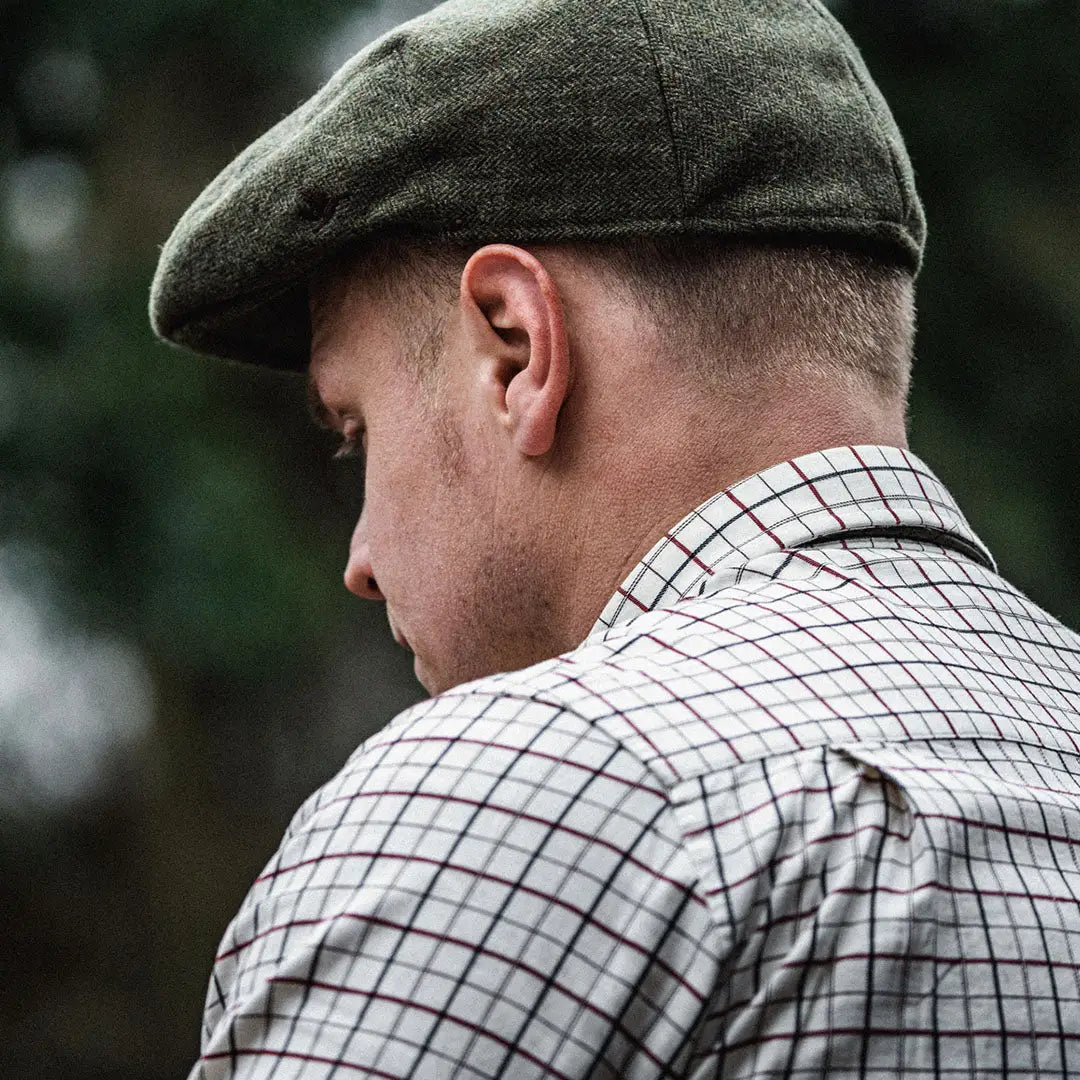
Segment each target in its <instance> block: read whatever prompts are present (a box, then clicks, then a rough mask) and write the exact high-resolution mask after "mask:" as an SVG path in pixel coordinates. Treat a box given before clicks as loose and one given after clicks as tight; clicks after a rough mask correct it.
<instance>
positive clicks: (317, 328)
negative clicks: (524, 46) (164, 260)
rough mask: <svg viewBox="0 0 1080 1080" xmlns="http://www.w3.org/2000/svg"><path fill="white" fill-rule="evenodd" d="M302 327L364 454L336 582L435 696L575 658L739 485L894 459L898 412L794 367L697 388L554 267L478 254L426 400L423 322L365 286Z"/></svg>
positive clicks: (626, 312)
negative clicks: (663, 553) (414, 345)
mask: <svg viewBox="0 0 1080 1080" xmlns="http://www.w3.org/2000/svg"><path fill="white" fill-rule="evenodd" d="M541 260H542V261H541ZM435 302H437V301H432V303H435ZM311 309H312V330H313V334H312V355H311V365H310V380H311V385H312V391H313V394H314V395H317V399H318V401H319V402H321V405H320V411H321V412H322V414H323V418H324V420H325V421H326V422H327V423H328V424H329V425H330V426H332V427H333V428H335V429H336V430H338V431H340V432H341V433H342V435H343V437H344V438H345V440H346V441H349V442H358V441H361V440H362V441H363V443H364V448H365V451H366V467H365V493H366V501H365V506H364V511H363V513H362V514H361V517H360V519H359V521H358V522H357V525H356V528H355V530H354V532H353V536H352V541H351V544H350V549H349V559H348V565H347V567H346V571H345V584H346V586H347V587H348V588H349V589H350V590H351V591H352V592H354V593H356V594H357V595H358V596H361V597H365V598H367V599H371V600H375V601H379V602H384V603H385V604H386V606H387V614H388V618H389V621H390V625H391V628H392V630H393V632H394V635H395V637H396V638H397V640H398V641H399V642H400V643H401V644H403V645H406V646H407V647H408V648H410V649H411V650H412V651H413V653H414V654H415V669H416V674H417V677H418V678H419V679H420V682H421V683H422V684H423V685H424V687H425V688H426V689H427V690H428V691H429V692H431V693H433V694H435V693H440V692H442V691H444V690H447V689H449V688H450V687H453V686H456V685H458V684H460V683H462V682H466V681H469V680H472V679H476V678H480V677H483V676H485V675H489V674H493V673H495V672H498V671H508V670H514V669H517V668H521V667H525V666H528V665H529V664H531V663H535V662H537V661H539V660H542V659H545V658H548V657H551V656H555V655H557V654H559V653H562V652H565V651H567V650H569V649H572V648H574V647H575V646H577V645H578V644H580V642H581V641H582V640H583V639H584V638H585V636H586V635H587V634H588V633H589V631H590V629H591V628H592V625H593V623H594V622H595V620H596V618H597V616H598V615H599V613H600V611H601V610H602V609H603V607H604V604H605V603H606V602H607V600H608V598H609V597H610V596H611V594H612V593H613V592H614V591H615V589H616V588H617V587H618V586H619V585H620V584H621V582H622V581H623V580H624V579H625V577H626V575H627V574H628V573H629V572H630V570H632V569H633V567H634V565H635V564H636V563H637V562H638V561H639V560H640V558H641V557H642V556H643V555H644V554H645V553H646V552H647V551H648V550H649V549H650V548H651V547H652V545H653V544H654V543H655V542H656V541H657V540H658V539H659V538H660V537H661V536H663V535H664V533H665V532H666V531H667V530H668V529H669V528H670V527H671V526H672V525H673V524H674V523H675V522H676V521H678V520H679V519H680V518H681V517H683V516H684V515H685V514H686V513H687V512H688V511H689V510H691V509H692V508H693V507H695V506H697V505H698V504H699V503H701V502H703V501H704V500H705V499H707V498H708V497H709V496H711V495H713V494H715V493H716V492H717V491H720V490H722V489H723V488H726V487H728V486H730V485H731V484H733V483H735V482H736V481H738V480H740V479H742V478H743V477H746V476H749V475H750V474H752V473H754V472H757V471H759V470H761V469H763V468H766V467H768V466H770V465H773V464H775V463H776V462H778V461H783V460H786V459H788V458H791V457H795V456H798V455H800V454H804V453H809V452H811V451H814V450H821V449H826V448H828V447H831V446H839V445H846V444H864V443H879V444H889V445H894V446H903V445H905V433H904V403H903V402H902V401H882V400H880V397H879V396H878V395H876V394H875V393H874V392H873V391H871V390H870V388H869V387H862V386H861V385H857V384H856V381H855V380H849V381H848V382H849V384H848V385H840V384H839V383H838V380H837V379H836V378H835V377H832V378H824V377H818V378H814V377H813V376H812V375H810V374H809V373H808V372H807V370H806V365H802V366H800V364H799V363H798V359H799V358H798V357H793V358H792V363H791V370H792V375H791V376H790V377H789V378H788V379H787V380H778V379H776V378H775V377H770V378H769V379H768V380H767V381H766V380H759V381H758V382H755V381H754V380H753V379H752V378H749V377H747V378H745V379H742V380H740V382H739V383H738V385H735V386H729V387H717V388H711V389H704V388H703V387H702V385H701V384H700V383H698V382H696V381H695V380H694V379H693V378H692V376H689V375H687V374H684V373H680V372H679V371H678V370H677V365H673V364H671V363H670V362H667V363H665V362H664V361H663V360H662V359H661V358H660V357H659V355H658V354H659V349H658V346H657V341H656V338H655V336H654V333H653V330H652V328H651V327H650V325H649V324H648V322H647V320H645V319H644V318H643V316H642V315H641V314H640V312H639V311H638V310H637V309H636V308H635V307H634V305H632V304H631V303H630V302H629V301H628V300H627V299H626V298H625V297H623V296H622V295H621V294H618V293H616V292H615V291H614V290H613V289H612V288H610V286H607V285H605V284H603V283H601V282H599V281H597V280H595V278H593V277H591V276H590V275H588V274H587V273H586V272H585V271H584V270H582V269H581V268H580V267H578V266H577V265H576V264H575V263H574V261H573V260H572V259H571V258H569V257H566V256H563V255H561V254H560V253H559V252H558V250H557V249H547V250H545V251H543V252H541V253H539V257H538V254H537V253H530V252H528V251H525V250H523V249H521V248H517V247H512V246H509V245H490V246H487V247H483V248H481V249H480V250H478V251H477V252H475V253H474V254H473V256H472V257H471V259H470V260H469V262H468V264H467V265H466V267H465V269H464V271H463V273H462V275H461V282H460V290H459V293H458V296H457V299H456V301H454V302H453V304H452V310H450V311H449V317H448V320H447V324H446V331H445V335H444V339H443V354H442V357H441V360H440V368H439V377H438V380H437V386H436V388H434V389H432V388H431V387H430V386H427V385H422V384H421V382H420V380H419V378H418V377H417V376H416V375H414V374H412V373H411V372H410V369H409V366H408V364H407V363H406V358H405V357H404V356H403V355H402V345H401V341H402V333H401V321H400V320H401V319H402V318H403V317H409V316H411V315H413V314H414V313H411V312H410V313H402V312H400V311H397V310H393V309H391V308H390V306H389V305H388V304H387V302H386V301H383V300H380V299H379V295H378V292H377V290H373V289H372V288H371V287H370V286H369V284H368V283H365V282H364V281H363V280H360V279H353V280H350V281H347V282H346V281H340V280H337V281H322V282H316V283H315V284H314V285H313V286H312V297H311Z"/></svg>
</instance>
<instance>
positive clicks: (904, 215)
mask: <svg viewBox="0 0 1080 1080" xmlns="http://www.w3.org/2000/svg"><path fill="white" fill-rule="evenodd" d="M810 10H811V11H813V13H814V14H815V15H817V17H818V19H819V20H820V21H821V23H822V24H823V25H824V27H825V31H826V33H827V34H828V35H829V36H830V37H831V38H832V39H833V41H834V42H835V43H836V44H837V45H839V46H840V51H841V54H842V55H843V57H844V64H845V66H846V67H847V69H848V73H849V74H850V75H851V79H852V81H853V82H854V83H855V85H856V86H857V87H858V88H859V93H860V94H861V95H862V99H863V103H864V104H865V105H866V109H867V112H869V113H870V120H871V123H872V125H873V128H874V131H875V132H876V133H877V136H878V138H879V139H880V140H881V141H882V143H884V146H885V152H886V153H887V154H888V155H889V164H890V165H891V166H892V173H893V180H894V181H895V182H896V193H897V194H898V195H899V196H900V213H901V222H902V224H903V225H904V226H905V227H906V226H907V225H908V223H909V222H910V220H911V207H910V206H909V205H908V197H907V192H906V191H905V190H904V179H903V170H902V169H901V168H900V161H899V159H898V158H897V156H896V149H895V147H894V146H893V144H892V140H891V139H890V138H889V137H888V135H887V134H886V132H884V131H883V130H882V128H881V124H880V122H879V120H878V113H877V109H875V108H874V104H873V102H872V101H871V100H870V91H869V89H868V87H867V85H866V83H865V81H864V80H863V78H862V76H861V75H860V74H859V70H858V68H857V67H856V66H855V62H854V61H853V60H852V59H851V57H850V56H849V55H848V43H847V41H845V40H844V38H843V36H842V35H841V34H840V33H838V32H837V24H836V21H835V19H834V17H833V16H832V15H831V14H830V13H829V12H828V11H827V10H825V8H823V7H822V6H821V4H820V2H819V0H810Z"/></svg>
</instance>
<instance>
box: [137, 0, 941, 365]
mask: <svg viewBox="0 0 1080 1080" xmlns="http://www.w3.org/2000/svg"><path fill="white" fill-rule="evenodd" d="M388 230H394V231H397V230H401V231H402V232H406V233H419V234H425V235H430V236H432V237H438V238H442V239H445V240H447V241H452V242H461V243H468V242H477V243H484V242H490V241H503V242H507V243H519V244H524V243H529V242H534V243H539V242H558V241H567V240H580V239H604V238H620V237H662V236H678V235H684V234H711V235H715V236H717V237H760V238H762V239H780V238H785V237H794V238H800V239H808V240H813V241H816V242H818V243H825V244H829V243H835V244H838V245H845V246H851V245H855V246H860V247H864V248H866V249H868V250H870V251H873V252H876V253H878V254H879V255H880V256H881V257H883V258H885V259H889V260H891V261H894V262H899V263H901V264H904V265H906V266H909V267H910V268H912V269H913V270H916V269H917V268H918V265H919V262H920V259H921V256H922V248H923V243H924V240H925V221H924V218H923V213H922V207H921V206H920V203H919V199H918V196H917V194H916V192H915V183H914V177H913V174H912V169H911V163H910V161H909V159H908V156H907V153H906V151H905V149H904V144H903V140H902V138H901V136H900V133H899V131H898V129H897V127H896V124H895V122H894V121H893V118H892V115H891V114H890V112H889V109H888V106H887V105H886V103H885V101H884V99H883V98H882V96H881V94H880V93H879V91H878V89H877V87H876V86H875V85H874V83H873V80H872V79H871V77H870V75H869V73H868V72H867V70H866V67H865V65H864V64H863V61H862V59H861V57H860V56H859V53H858V50H857V49H856V47H855V45H854V44H853V43H852V42H851V40H850V38H849V37H848V36H847V34H846V33H845V32H844V30H843V29H842V28H841V27H840V25H839V24H838V23H837V22H836V20H835V19H834V18H833V17H832V16H831V15H830V14H829V12H828V11H827V10H826V9H825V8H824V7H823V6H822V4H821V3H820V2H819V0H450V2H449V3H445V4H442V5H441V6H439V7H437V8H435V9H434V10H433V11H430V12H429V13H427V14H426V15H423V16H421V17H420V18H418V19H414V20H412V21H411V22H408V23H404V24H403V25H401V26H399V27H397V28H396V29H395V30H392V31H391V32H390V33H389V34H387V35H385V36H384V37H382V38H380V39H379V40H378V41H376V42H374V43H373V44H372V45H370V46H369V47H367V48H366V49H364V50H363V51H361V52H360V53H358V54H357V55H356V56H355V57H353V58H352V59H351V60H350V61H349V62H348V63H346V64H345V65H344V67H342V68H341V69H340V70H339V71H338V72H337V73H336V74H335V75H334V76H333V78H331V80H330V81H329V82H328V83H327V84H326V86H324V87H323V89H322V90H320V91H319V92H318V93H317V94H315V96H314V97H312V98H311V99H310V100H309V101H307V102H306V103H305V104H303V105H301V106H300V107H299V108H298V109H296V111H295V112H293V113H292V114H291V115H289V116H287V117H286V118H285V119H284V120H282V121H281V122H280V123H279V124H277V125H276V126H275V127H273V128H272V129H271V130H270V131H268V132H267V133H266V134H265V135H263V136H262V137H261V138H259V139H258V140H257V141H256V142H254V143H253V144H252V145H251V146H249V147H248V148H247V149H246V150H245V151H244V152H243V153H241V154H240V155H239V156H238V157H237V158H236V159H235V160H234V161H233V162H232V163H231V164H230V165H229V166H227V167H226V168H225V170H224V171H223V172H222V173H221V174H220V175H219V176H218V177H217V179H216V180H214V181H213V182H212V183H211V184H210V186H209V187H207V189H206V190H205V191H204V192H203V193H202V195H200V196H199V198H198V199H196V201H195V202H194V204H193V205H192V206H191V207H190V209H189V210H188V211H187V213H185V214H184V216H183V218H182V219H181V220H180V222H179V224H178V225H177V226H176V229H175V230H174V232H173V234H172V236H171V237H170V238H169V240H168V242H167V243H166V244H165V247H164V249H163V251H162V253H161V259H160V262H159V265H158V268H157V273H156V275H155V277H154V283H153V288H152V291H151V300H150V313H151V321H152V323H153V326H154V329H155V331H156V332H157V333H158V334H159V335H160V336H161V337H164V338H167V339H169V340H171V341H174V342H176V343H178V344H180V345H184V346H187V347H189V348H192V349H195V350H197V351H200V352H205V353H209V354H212V355H216V356H221V357H227V358H231V359H234V360H240V361H246V362H252V363H259V364H266V365H270V366H274V367H281V368H292V369H298V370H300V369H303V368H304V367H305V366H306V364H307V361H308V351H309V346H310V325H309V320H308V313H307V283H308V280H309V279H310V276H311V274H312V272H313V271H314V270H315V268H316V267H318V266H319V264H320V263H322V262H324V261H325V260H326V259H327V258H329V257H331V256H332V255H334V254H335V253H336V252H338V251H340V250H341V249H342V248H344V247H346V246H347V245H350V244H352V243H353V242H355V241H359V240H361V239H363V238H365V237H368V236H373V235H375V234H377V233H383V232H385V231H388Z"/></svg>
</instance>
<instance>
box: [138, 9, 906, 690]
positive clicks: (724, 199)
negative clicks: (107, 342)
mask: <svg viewBox="0 0 1080 1080" xmlns="http://www.w3.org/2000/svg"><path fill="white" fill-rule="evenodd" d="M924 238H925V223H924V219H923V215H922V208H921V206H920V203H919V200H918V197H917V195H916V193H915V188H914V179H913V173H912V169H911V165H910V162H909V161H908V159H907V155H906V152H905V150H904V147H903V143H902V140H901V137H900V134H899V132H898V130H897V128H896V126H895V124H894V122H893V120H892V117H891V115H890V114H889V111H888V107H887V106H886V104H885V102H884V100H883V99H882V98H881V96H880V94H879V93H878V91H877V88H876V87H875V86H874V85H873V82H872V81H871V79H870V76H869V74H868V72H867V71H866V69H865V67H864V65H863V63H862V60H861V58H860V56H859V54H858V51H857V49H856V48H855V47H854V45H853V44H852V43H851V41H850V40H849V39H848V38H847V36H846V35H845V34H844V32H843V30H842V29H841V28H840V26H839V25H838V24H837V23H836V21H835V20H834V19H833V18H832V16H831V15H830V14H829V13H828V11H827V10H826V9H825V8H824V7H823V6H822V4H821V3H820V2H819V0H449V2H448V3H445V4H443V5H441V6H440V7H438V8H436V9H434V10H433V11H432V12H430V13H429V14H427V15H425V16H423V17H421V18H420V19H417V20H414V21H413V22H411V23H408V24H405V25H404V26H402V27H399V28H398V29H397V30H395V31H393V32H391V33H390V34H389V35H387V36H385V37H384V38H382V39H380V40H379V41H378V42H376V43H374V44H373V45H372V46H370V47H369V48H368V49H366V50H364V51H363V52H362V53H360V54H359V55H358V56H357V57H355V58H354V59H353V60H352V61H350V62H349V63H348V64H347V65H345V67H344V68H342V70H341V71H340V72H339V73H338V74H337V75H336V76H335V77H334V78H333V79H332V80H331V81H330V82H329V83H328V84H327V86H326V87H324V88H323V90H321V91H320V92H319V93H318V94H317V95H315V97H313V98H312V99H311V101H309V102H307V103H306V104H305V105H303V106H301V107H300V108H299V109H297V110H296V111H295V112H294V113H293V114H292V115H290V116H289V117H287V118H286V119H285V120H283V121H282V122H281V123H280V124H279V125H277V126H276V127H275V128H274V129H272V130H271V131H270V132H268V133H267V134H266V135H264V136H263V137H262V138H261V139H259V140H257V141H256V142H255V143H254V144H253V145H252V146H251V147H249V148H248V150H246V151H245V152H244V153H242V154H241V155H240V156H239V157H238V158H237V159H236V161H234V162H233V163H232V165H230V166H229V167H228V168H227V169H226V170H225V171H224V172H223V173H222V174H221V176H219V177H218V179H217V180H216V181H214V183H212V184H211V185H210V186H209V187H208V188H207V190H206V191H205V192H204V193H203V195H202V196H201V197H200V198H199V199H198V200H197V201H196V203H195V204H194V205H193V206H192V207H191V209H190V210H189V211H188V212H187V214H185V216H184V218H183V219H182V220H181V222H180V224H179V225H178V226H177V228H176V230H175V232H174V234H173V236H172V237H171V238H170V240H169V242H168V243H167V244H166V245H165V249H164V251H163V253H162V258H161V262H160V264H159V267H158V273H157V275H156V277H155V282H154V287H153V290H152V295H151V317H152V320H153V323H154V326H155V329H156V330H157V331H158V333H159V334H161V335H162V336H163V337H167V338H169V339H170V340H172V341H175V342H177V343H179V344H183V345H187V346H189V347H192V348H195V349H198V350H201V351H204V352H210V353H213V354H216V355H220V356H224V357H229V358H232V359H236V360H241V361H248V362H255V363H261V364H267V365H270V366H275V367H284V368H293V369H297V370H304V369H305V368H308V366H309V356H310V370H309V377H310V380H311V385H312V389H313V396H314V398H315V399H316V400H317V401H318V402H319V406H318V407H319V410H320V411H321V413H322V414H323V415H324V418H325V419H326V420H327V421H328V422H329V423H330V424H331V425H332V426H334V427H336V428H338V429H339V430H341V431H342V433H343V435H344V436H345V438H346V439H347V440H349V441H351V442H357V441H362V440H363V439H364V438H365V436H364V432H365V431H366V444H367V452H368V468H367V498H368V503H367V509H366V511H365V514H364V516H363V518H362V519H361V521H360V523H359V524H358V526H357V530H356V533H355V535H354V538H353V544H352V554H351V558H350V563H349V569H348V571H347V581H348V584H349V586H350V587H351V588H353V589H354V590H355V591H357V592H359V593H360V594H361V595H367V596H372V597H382V596H385V598H386V599H387V602H388V606H389V609H390V612H391V618H392V622H393V624H394V627H395V631H396V632H397V634H398V636H399V637H400V638H402V639H403V640H406V641H407V642H408V643H409V645H410V646H411V647H412V648H413V649H414V650H415V652H416V654H417V669H418V672H419V673H420V675H421V677H422V679H423V681H424V682H425V684H426V685H427V686H428V687H429V689H433V690H439V689H443V688H445V687H447V686H450V685H453V684H454V683H456V682H460V681H462V680H463V679H467V678H470V677H473V676H476V675H482V674H486V673H488V672H491V671H495V670H498V669H500V668H509V667H517V666H521V665H523V664H526V663H529V662H530V661H532V660H536V659H539V658H541V657H544V656H549V655H552V654H553V653H555V652H558V651H561V650H563V649H566V648H569V647H571V646H573V645H575V644H577V642H578V641H580V639H581V637H582V636H583V635H584V634H585V633H586V632H587V631H588V630H589V628H590V626H591V623H592V621H593V619H594V618H595V617H596V615H597V614H598V612H599V610H600V608H601V607H602V605H603V603H604V601H605V600H606V599H607V597H608V595H609V594H610V593H611V591H612V590H613V589H614V588H615V587H616V586H617V585H618V584H619V581H620V579H621V577H622V575H623V574H625V573H626V572H627V571H629V569H630V568H631V567H632V565H633V563H634V562H635V560H636V559H637V558H639V557H640V556H641V555H642V554H644V552H645V551H646V550H647V549H648V547H649V546H650V545H651V543H652V542H653V541H654V540H655V539H657V538H658V537H659V536H660V535H662V533H663V530H664V529H665V528H667V527H669V526H670V525H671V524H672V522H673V521H675V520H677V519H678V518H679V517H681V516H682V515H683V514H684V513H685V512H686V511H687V510H688V509H690V508H691V507H693V506H694V505H695V503H697V502H698V501H700V500H702V499H704V498H706V497H708V496H709V495H711V494H712V493H713V492H715V491H716V490H717V489H718V488H720V487H722V486H724V485H725V484H727V483H731V482H733V481H735V480H737V479H739V478H740V477H742V476H744V475H747V474H748V473H750V472H753V471H755V470H756V469H759V468H762V467H764V466H767V465H770V464H773V463H774V462H776V461H778V460H781V459H783V458H785V457H789V456H791V455H793V454H797V453H802V452H804V451H808V450H812V449H816V448H820V447H824V446H828V445H834V444H836V443H844V442H865V441H878V442H894V443H896V442H902V441H903V439H904V431H903V417H904V398H905V393H906V387H907V381H908V365H909V362H910V347H911V333H912V325H913V314H912V306H911V279H912V277H913V275H914V273H915V271H916V270H917V268H918V265H919V262H920V260H921V256H922V248H923V242H924Z"/></svg>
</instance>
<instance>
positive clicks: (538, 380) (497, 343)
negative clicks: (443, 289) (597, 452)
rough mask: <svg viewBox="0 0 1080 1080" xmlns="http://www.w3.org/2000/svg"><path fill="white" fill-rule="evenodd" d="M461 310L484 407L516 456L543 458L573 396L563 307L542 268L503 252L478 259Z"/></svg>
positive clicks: (470, 267) (497, 248)
mask: <svg viewBox="0 0 1080 1080" xmlns="http://www.w3.org/2000/svg"><path fill="white" fill-rule="evenodd" d="M461 304H462V310H463V313H464V316H465V326H466V327H467V330H468V333H469V336H470V338H471V344H472V347H473V349H474V354H475V355H478V356H479V357H480V358H481V363H482V365H483V385H484V391H485V396H486V400H487V403H488V404H489V405H490V407H491V408H492V409H493V410H494V412H495V415H496V418H497V419H498V421H499V422H500V423H501V424H502V426H503V427H504V428H505V430H506V431H507V432H508V433H509V434H510V436H511V438H512V440H513V445H514V447H515V448H516V449H517V451H518V452H519V453H521V454H524V455H526V456H528V457H539V456H541V455H543V454H546V453H547V452H548V451H549V450H550V449H551V447H552V445H553V444H554V442H555V431H556V427H557V425H558V419H559V410H560V409H561V408H562V406H563V402H564V401H565V400H566V398H567V395H568V393H569V391H570V350H569V346H568V343H567V337H566V324H565V320H564V318H563V307H562V300H561V299H560V297H559V291H558V288H557V287H556V285H555V282H554V281H552V279H551V277H550V275H549V274H548V272H547V270H546V269H545V268H544V265H543V264H542V263H541V262H540V261H539V259H537V258H536V257H535V256H533V255H531V254H529V252H527V251H524V250H523V249H521V248H518V247H513V246H511V245H508V244H491V245H488V246H487V247H483V248H481V249H480V250H479V251H477V252H475V253H474V254H473V256H472V258H470V259H469V262H468V264H467V265H466V267H465V269H464V270H463V271H462V274H461Z"/></svg>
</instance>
